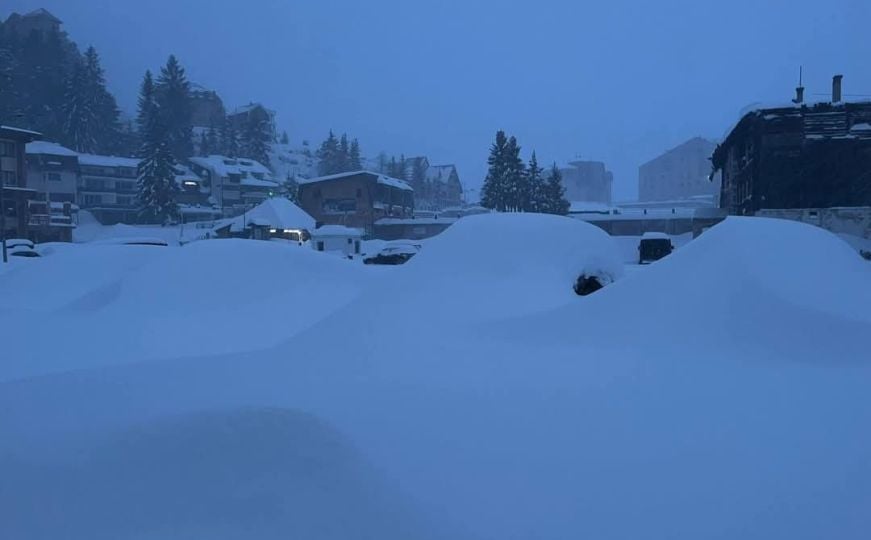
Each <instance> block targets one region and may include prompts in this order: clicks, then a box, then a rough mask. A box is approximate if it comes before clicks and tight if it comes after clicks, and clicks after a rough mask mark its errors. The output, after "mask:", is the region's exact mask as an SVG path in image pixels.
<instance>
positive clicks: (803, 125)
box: [713, 76, 871, 214]
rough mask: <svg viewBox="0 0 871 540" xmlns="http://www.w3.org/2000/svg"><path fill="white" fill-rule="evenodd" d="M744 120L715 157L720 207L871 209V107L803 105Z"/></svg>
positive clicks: (750, 210) (836, 94)
mask: <svg viewBox="0 0 871 540" xmlns="http://www.w3.org/2000/svg"><path fill="white" fill-rule="evenodd" d="M794 101H795V104H794V105H791V106H786V107H776V108H769V109H759V110H755V111H751V112H749V113H747V114H745V115H744V116H743V117H742V118H741V120H740V121H739V122H738V124H737V125H736V126H735V128H734V129H733V130H732V131H731V132H730V133H729V135H728V136H727V137H726V139H725V140H724V141H723V142H722V143H721V144H720V145H719V146H717V148H716V150H715V151H714V155H713V170H714V171H715V172H716V171H722V175H723V179H722V187H721V189H720V207H721V208H724V209H726V210H728V212H729V213H731V214H754V213H756V212H757V211H759V210H762V209H790V208H808V209H822V208H832V207H862V206H871V102H856V103H849V102H845V101H843V100H842V95H841V77H840V76H836V77H835V78H834V79H833V81H832V100H831V102H823V103H815V104H807V103H804V102H803V88H799V89H797V95H796V99H795V100H794Z"/></svg>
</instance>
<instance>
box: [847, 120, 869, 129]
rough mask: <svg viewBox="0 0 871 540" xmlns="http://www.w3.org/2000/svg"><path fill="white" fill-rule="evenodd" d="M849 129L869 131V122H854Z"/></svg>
mask: <svg viewBox="0 0 871 540" xmlns="http://www.w3.org/2000/svg"><path fill="white" fill-rule="evenodd" d="M850 131H871V124H869V123H867V122H863V123H861V124H855V125H854V126H853V127H852V128H850Z"/></svg>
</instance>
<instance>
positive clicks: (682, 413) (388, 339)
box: [0, 214, 871, 540]
mask: <svg viewBox="0 0 871 540" xmlns="http://www.w3.org/2000/svg"><path fill="white" fill-rule="evenodd" d="M636 245H637V244H636ZM624 252H625V249H623V248H621V245H620V242H619V241H614V240H613V239H611V238H610V237H608V236H607V235H605V234H604V233H603V232H602V231H600V230H599V229H597V228H595V227H593V226H592V225H589V224H586V223H583V222H580V221H576V220H572V219H568V218H558V217H553V216H537V215H529V214H518V215H485V216H474V217H469V218H464V219H462V220H460V221H459V222H458V223H457V224H456V225H454V226H453V227H451V228H450V229H448V231H446V232H445V233H444V234H442V235H440V236H438V237H435V238H433V239H430V240H428V241H427V244H426V246H425V249H423V250H422V251H421V253H420V254H419V255H417V256H416V257H415V258H413V259H412V260H411V261H410V262H409V263H408V264H406V265H404V266H400V267H395V268H391V269H390V270H389V271H384V269H378V270H376V269H374V268H369V267H366V266H363V265H358V264H353V263H351V262H349V261H343V260H341V259H339V258H336V257H329V256H325V255H323V254H319V253H315V252H313V251H310V250H304V249H303V250H300V249H293V248H291V247H289V246H286V245H281V244H275V243H267V242H261V243H258V242H245V241H231V240H215V241H207V242H197V243H192V244H188V245H186V246H184V247H181V248H148V247H137V246H109V245H85V246H73V247H71V248H69V249H59V250H58V251H57V252H55V253H53V254H52V255H51V256H47V257H44V258H42V259H30V260H26V261H16V263H15V264H14V265H13V267H12V268H11V269H9V270H6V271H5V273H4V274H3V275H2V277H0V298H2V299H3V305H2V308H0V328H2V332H3V339H2V342H3V351H4V362H3V367H2V369H3V373H2V375H3V378H4V379H5V380H6V382H4V383H0V478H3V479H4V481H3V482H0V537H2V538H6V537H9V538H36V539H42V538H45V539H49V538H51V539H54V538H59V537H69V538H85V537H86V538H89V539H90V538H106V539H109V538H112V539H128V538H130V539H133V538H135V539H143V538H160V539H177V538H178V539H180V538H191V537H195V538H200V537H208V538H220V539H223V538H227V539H229V538H241V537H244V538H254V539H260V538H263V539H272V538H276V539H277V538H330V539H332V538H336V539H338V538H380V539H390V538H396V539H398V538H549V539H563V538H565V539H576V538H611V539H633V540H634V539H637V538H663V539H664V538H670V539H671V538H687V539H689V538H693V539H695V538H706V539H717V538H723V539H727V538H737V537H740V538H745V539H747V538H750V539H771V538H790V539H791V540H793V539H818V538H838V539H856V540H858V539H864V538H867V533H868V531H869V530H871V513H869V512H868V508H869V506H871V465H869V463H871V462H869V455H871V430H869V429H868V426H869V425H871V393H869V392H868V388H869V385H871V353H869V346H868V338H867V336H868V335H871V264H869V263H868V262H866V261H863V260H862V259H861V258H860V257H859V256H858V255H857V253H856V251H855V250H854V249H851V248H850V247H849V246H848V245H847V244H846V243H845V242H843V241H841V240H840V239H838V238H837V237H836V236H834V235H832V234H830V233H828V232H826V231H823V230H821V229H817V228H814V227H811V226H808V225H803V224H800V223H793V222H788V221H776V220H767V219H760V218H746V219H741V218H730V219H728V220H726V221H725V222H724V223H722V224H720V225H718V226H716V227H714V228H712V229H711V230H710V231H708V232H706V233H705V234H704V235H702V236H701V237H700V238H698V239H696V240H694V241H692V242H689V243H687V244H686V245H684V246H683V247H680V248H679V249H678V250H676V251H675V253H674V254H672V255H671V256H669V257H667V258H666V259H664V260H662V261H659V262H657V263H655V264H652V265H650V266H647V267H644V268H643V269H641V270H638V271H635V272H632V273H630V274H628V275H625V276H624V275H621V273H622V269H623V266H624V265H623V264H622V263H623V262H624V259H625V257H624V256H623V255H622V253H624ZM25 263H26V264H25ZM581 272H586V273H596V274H597V275H602V276H609V277H611V278H614V279H616V281H615V282H614V283H613V284H611V285H608V286H606V287H605V288H604V289H603V290H601V291H599V292H596V293H594V294H592V295H590V296H585V297H579V296H577V295H575V293H574V292H573V290H572V284H573V281H574V279H575V278H576V277H577V275H578V274H579V273H581ZM216 293H218V294H216ZM32 325H37V326H38V327H39V328H38V329H37V330H30V328H31V326H32ZM10 336H11V337H10ZM10 350H11V351H13V352H14V354H13V356H14V360H13V361H12V362H11V363H9V362H8V361H7V360H6V358H7V357H8V356H9V355H8V351H10ZM10 366H11V367H10Z"/></svg>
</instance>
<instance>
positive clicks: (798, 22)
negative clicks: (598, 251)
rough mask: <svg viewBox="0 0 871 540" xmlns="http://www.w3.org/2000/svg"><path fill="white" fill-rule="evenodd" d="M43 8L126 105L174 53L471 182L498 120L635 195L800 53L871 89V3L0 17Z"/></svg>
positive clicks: (175, 6)
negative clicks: (669, 154) (91, 51)
mask: <svg viewBox="0 0 871 540" xmlns="http://www.w3.org/2000/svg"><path fill="white" fill-rule="evenodd" d="M38 7H45V8H47V9H49V10H50V11H52V12H53V13H54V14H55V15H56V16H58V17H59V18H60V19H61V20H63V21H64V28H65V29H66V31H67V32H68V33H69V34H70V36H71V38H72V39H73V40H75V41H76V42H77V43H78V44H79V45H80V46H81V47H82V48H84V47H86V46H87V45H90V44H93V45H94V46H95V47H96V48H97V50H98V51H99V53H100V54H101V55H102V59H103V65H104V67H105V69H106V72H107V77H108V79H109V86H110V89H111V90H112V91H113V93H114V94H115V96H116V97H117V98H118V100H119V104H120V105H121V107H122V109H124V110H125V112H126V113H128V114H130V113H132V112H133V110H134V108H135V102H136V92H137V90H138V85H139V83H140V80H141V77H142V74H143V73H144V71H145V70H146V69H152V70H157V69H158V68H159V67H160V65H161V64H163V63H164V62H165V60H166V57H167V56H168V55H169V54H170V53H175V54H176V55H177V56H178V57H179V59H180V60H181V62H182V64H183V65H184V66H185V68H186V69H187V72H188V75H189V78H190V79H191V80H192V81H195V82H197V83H199V84H201V85H203V86H205V87H208V88H211V89H214V90H216V91H217V92H218V93H219V94H220V95H221V97H222V98H223V100H224V102H225V105H226V106H227V108H228V109H232V108H234V107H236V106H238V105H242V104H245V103H247V102H249V101H260V102H262V103H264V104H265V105H267V106H269V107H271V108H273V109H275V110H276V111H277V112H278V118H277V121H278V125H279V128H280V129H286V130H287V131H288V133H289V134H290V136H291V139H292V140H294V141H297V142H298V141H300V140H302V139H303V138H307V139H309V140H311V141H312V143H313V144H317V143H319V142H320V141H321V140H322V139H323V138H324V136H325V135H326V133H327V130H329V129H330V128H332V129H334V130H335V131H337V132H345V131H346V132H348V133H349V134H350V135H352V136H355V137H358V138H359V139H360V142H361V145H362V147H363V150H364V153H365V154H367V155H369V156H374V155H375V154H376V153H377V152H378V151H380V150H384V151H386V152H388V153H394V154H397V155H398V154H400V153H404V154H406V155H409V156H410V155H418V154H425V155H428V156H429V157H430V159H431V161H432V162H433V163H456V165H457V166H458V168H459V172H460V176H461V178H462V180H463V183H464V184H467V185H479V184H480V183H481V180H482V179H483V176H484V174H485V172H486V158H487V151H488V147H489V144H490V142H491V141H492V139H493V135H494V133H495V131H496V130H497V129H505V130H506V131H508V132H509V133H510V134H514V135H516V136H517V137H518V139H519V141H520V143H521V145H522V146H523V154H524V157H527V158H528V156H529V152H530V151H531V150H532V149H535V150H537V153H538V157H539V160H540V161H543V162H545V163H550V162H551V161H553V160H557V161H561V162H564V161H566V160H568V159H571V158H574V157H576V156H578V155H580V156H581V157H582V158H584V159H596V160H602V161H605V162H606V164H607V165H608V167H609V168H610V169H611V170H612V171H614V173H615V184H614V195H615V198H617V199H630V198H634V197H635V196H636V194H637V170H638V166H639V165H640V164H641V163H643V162H645V161H647V160H649V159H651V158H653V157H655V156H657V155H658V154H659V153H661V152H662V151H664V150H666V149H668V148H670V147H673V146H675V145H677V144H679V143H681V142H683V141H684V140H685V139H688V138H690V137H692V136H695V135H701V136H706V137H710V138H720V137H722V135H723V134H724V132H725V131H726V130H727V128H728V127H729V126H730V124H731V123H733V122H734V121H735V120H736V118H737V116H738V113H739V111H740V110H741V109H742V108H744V107H746V106H748V105H750V104H752V103H754V102H766V103H768V102H775V103H780V102H787V101H788V100H789V99H790V98H791V97H792V92H793V87H794V86H795V85H796V79H797V77H798V66H799V65H800V64H801V65H803V66H804V72H805V86H807V87H808V90H807V93H808V94H809V96H808V97H810V98H812V99H819V100H822V99H825V97H826V96H825V95H822V96H816V95H814V94H816V93H821V94H826V95H828V93H829V91H830V85H831V75H833V74H835V73H843V74H844V76H845V77H844V92H845V94H848V95H849V94H869V95H871V37H869V30H868V29H869V24H871V2H869V1H868V0H831V1H827V2H819V1H813V2H811V1H807V0H792V1H783V0H720V1H717V2H712V1H708V0H659V1H657V0H634V1H630V0H600V1H598V2H584V1H580V0H578V1H571V0H536V1H533V0H526V1H509V0H505V1H477V2H476V1H474V0H466V1H460V0H435V1H430V0H426V1H414V0H363V1H332V2H331V1H326V0H323V1H317V0H311V1H290V0H288V1H281V0H245V1H241V0H240V1H228V0H148V1H145V0H142V1H134V0H3V2H2V4H0V16H2V17H3V18H5V17H6V16H8V14H9V13H10V12H11V11H19V12H24V11H29V10H32V9H36V8H38ZM869 97H871V96H869Z"/></svg>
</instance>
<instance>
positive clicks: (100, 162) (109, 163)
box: [79, 154, 139, 169]
mask: <svg viewBox="0 0 871 540" xmlns="http://www.w3.org/2000/svg"><path fill="white" fill-rule="evenodd" d="M79 164H80V165H91V166H96V167H131V168H133V169H135V168H137V167H139V160H138V159H136V158H129V157H118V156H100V155H97V154H79Z"/></svg>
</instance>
